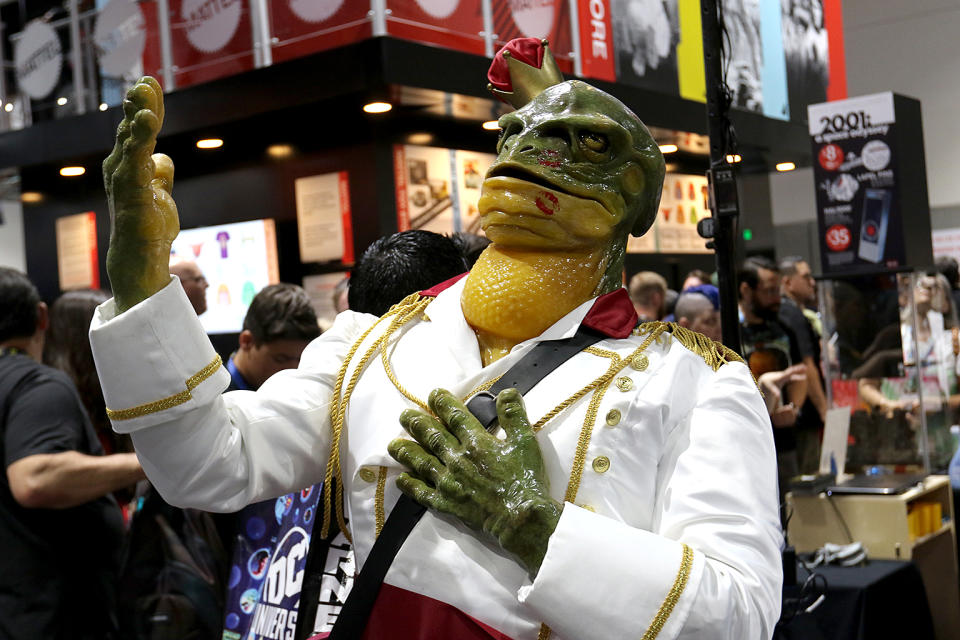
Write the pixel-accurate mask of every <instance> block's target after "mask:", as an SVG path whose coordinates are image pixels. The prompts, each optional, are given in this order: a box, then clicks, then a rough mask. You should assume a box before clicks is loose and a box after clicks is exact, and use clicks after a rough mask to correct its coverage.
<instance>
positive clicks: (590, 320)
mask: <svg viewBox="0 0 960 640" xmlns="http://www.w3.org/2000/svg"><path fill="white" fill-rule="evenodd" d="M468 273H469V272H468ZM466 275H467V274H466V273H461V274H460V275H458V276H456V277H453V278H450V279H449V280H446V281H444V282H441V283H440V284H437V285H434V286H432V287H430V288H429V289H425V290H423V291H421V292H420V295H422V296H424V297H427V298H436V297H437V296H438V295H440V293H441V292H442V291H444V290H446V289H449V288H450V287H452V286H453V285H454V284H456V283H457V282H458V281H459V280H460V279H461V278H463V277H464V276H466ZM581 324H583V325H585V326H587V327H590V328H591V329H593V330H594V331H599V332H600V333H602V334H603V335H605V336H607V337H609V338H626V337H627V336H629V335H630V332H632V331H633V329H634V327H636V326H637V311H636V310H635V309H634V308H633V303H632V302H630V296H629V295H627V290H626V289H624V288H622V287H621V288H620V289H617V290H616V291H611V292H610V293H605V294H604V295H602V296H600V297H599V298H597V299H596V300H595V301H594V303H593V306H592V307H591V308H590V311H588V312H587V315H586V316H584V318H583V321H582V322H581Z"/></svg>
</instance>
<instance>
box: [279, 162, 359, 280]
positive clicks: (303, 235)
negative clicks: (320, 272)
mask: <svg viewBox="0 0 960 640" xmlns="http://www.w3.org/2000/svg"><path fill="white" fill-rule="evenodd" d="M293 189H294V196H295V199H296V203H297V236H298V238H299V239H300V261H301V262H329V261H331V260H341V261H343V262H345V263H348V264H349V263H352V262H353V232H352V227H351V221H350V181H349V178H348V176H347V172H346V171H337V172H335V173H325V174H321V175H316V176H309V177H306V178H297V179H296V180H295V181H294V183H293Z"/></svg>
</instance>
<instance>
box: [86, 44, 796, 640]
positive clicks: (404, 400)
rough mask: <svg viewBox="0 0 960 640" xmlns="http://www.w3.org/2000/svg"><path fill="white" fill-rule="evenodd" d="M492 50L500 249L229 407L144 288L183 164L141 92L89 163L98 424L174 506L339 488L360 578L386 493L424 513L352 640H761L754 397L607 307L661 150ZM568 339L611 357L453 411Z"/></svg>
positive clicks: (494, 211) (329, 342) (765, 561)
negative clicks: (100, 248) (483, 417)
mask: <svg viewBox="0 0 960 640" xmlns="http://www.w3.org/2000/svg"><path fill="white" fill-rule="evenodd" d="M507 52H508V53H506V54H504V53H503V52H501V53H500V54H498V56H497V60H496V61H495V68H494V69H495V70H494V74H493V78H492V81H493V83H494V85H495V86H497V90H498V91H500V92H501V93H504V94H509V97H510V98H511V99H512V100H514V101H516V102H515V104H516V106H519V108H518V110H517V111H515V112H513V113H511V114H508V115H506V116H504V117H503V118H501V123H500V124H501V127H502V130H503V134H502V136H501V139H500V142H499V143H498V158H497V161H496V162H495V163H494V165H493V166H492V167H491V168H490V170H489V171H488V173H487V176H486V178H485V181H484V184H483V190H482V195H481V199H480V202H479V209H480V215H481V216H482V224H483V227H484V229H485V231H486V233H487V235H488V237H489V238H490V239H491V240H492V241H493V243H492V244H491V246H490V247H489V248H488V249H487V250H486V251H485V252H484V254H483V255H482V256H481V259H480V260H479V261H478V263H477V264H476V266H475V267H474V269H473V270H472V271H471V273H470V274H469V275H467V276H466V277H465V278H461V279H459V280H456V281H455V282H447V283H443V284H442V285H440V286H438V287H435V288H434V289H432V290H430V291H426V292H421V293H419V294H413V295H411V296H410V297H409V298H407V299H406V300H404V301H403V302H402V303H401V304H398V305H397V306H395V307H394V308H392V309H391V310H390V311H389V312H388V313H386V314H385V315H384V316H382V317H381V318H375V317H372V316H369V315H364V314H358V313H353V312H345V313H342V314H340V316H338V318H337V320H336V322H335V323H334V326H333V328H331V329H330V330H329V331H327V332H326V333H324V334H323V335H322V336H321V337H320V338H318V339H317V340H315V341H314V342H313V343H311V345H310V346H309V347H308V348H307V349H306V351H304V353H303V356H302V358H301V364H300V367H299V368H298V369H296V370H290V371H285V372H281V373H280V374H277V375H276V376H274V377H273V378H271V379H270V380H268V381H267V382H266V383H265V384H264V385H263V386H262V387H261V388H260V389H259V391H257V392H256V393H254V392H245V391H240V392H233V393H229V394H226V395H225V396H221V395H220V393H221V391H222V390H223V389H224V388H225V387H226V384H227V382H228V378H229V376H228V374H227V373H226V371H225V370H224V368H223V367H222V365H221V363H220V361H219V358H218V357H217V356H216V354H215V352H214V350H213V348H212V347H211V346H210V344H209V341H208V339H207V338H206V336H205V334H204V333H203V331H202V328H201V327H200V325H199V322H198V321H197V320H196V317H195V314H194V313H193V312H192V308H191V307H190V306H189V303H188V302H187V301H186V298H185V297H184V295H183V293H182V289H181V288H180V286H179V284H178V282H177V281H176V279H173V280H170V279H169V278H166V277H160V275H159V274H158V273H157V270H156V268H155V265H154V262H155V255H159V254H162V252H163V249H164V243H166V246H169V242H170V241H172V239H173V236H174V235H175V234H176V227H177V221H176V210H175V205H174V204H173V201H172V199H171V197H170V188H171V186H172V179H173V166H172V162H170V160H169V158H166V157H165V156H154V157H153V159H151V155H150V154H151V153H152V151H153V146H154V143H155V139H156V135H157V132H158V131H159V128H160V125H161V123H162V109H163V107H162V93H161V91H160V89H159V86H158V85H157V84H156V82H155V81H153V80H152V79H149V78H145V79H143V80H141V81H140V82H139V83H138V84H137V85H136V86H135V87H134V88H133V89H131V90H130V92H129V93H128V94H127V100H126V101H125V102H124V113H125V118H124V121H123V122H122V123H121V125H120V127H119V129H118V135H117V147H116V148H115V150H114V152H113V153H112V154H111V156H110V157H109V158H108V159H107V160H106V161H105V163H104V173H105V182H106V185H107V193H108V199H109V201H110V205H111V213H112V215H113V222H114V228H113V233H112V235H111V245H110V254H109V255H108V268H109V269H110V272H111V274H110V275H111V281H112V282H114V283H115V295H116V298H115V299H114V300H111V301H108V302H107V303H105V304H104V305H103V306H102V307H101V308H100V309H98V313H97V315H96V317H95V318H94V321H93V325H92V328H91V340H92V342H93V345H94V351H95V354H96V358H97V363H98V368H99V371H100V377H101V381H102V383H103V386H104V395H105V398H106V401H107V404H108V406H109V407H110V415H111V418H112V420H113V423H114V428H115V429H116V430H117V431H120V432H122V433H130V434H131V436H132V438H133V441H134V445H135V447H136V448H137V452H138V454H139V455H140V458H141V461H142V463H143V466H144V469H145V470H146V472H147V475H148V477H149V478H150V479H151V481H152V482H153V483H154V485H155V486H156V487H157V489H158V490H159V491H160V493H161V494H162V495H163V496H164V497H165V498H166V499H167V500H168V501H170V502H171V503H173V504H176V505H178V506H193V507H198V508H202V509H206V510H212V511H231V510H236V509H239V508H241V507H243V506H244V505H246V504H248V503H250V502H254V501H258V500H263V499H266V498H269V497H273V496H277V495H281V494H283V493H286V492H289V491H292V490H296V489H298V488H299V487H303V486H309V485H311V484H315V483H317V482H321V481H324V480H327V483H326V486H327V487H329V486H330V483H329V480H331V479H332V478H334V477H336V478H338V479H339V480H340V482H339V483H338V486H339V487H342V491H341V493H340V495H332V493H331V492H330V491H327V495H326V496H325V504H326V508H325V513H324V524H328V523H329V522H330V521H331V520H332V519H334V518H336V519H337V520H338V521H339V522H340V524H341V526H342V527H343V528H344V530H345V531H346V532H347V533H348V534H349V535H350V536H351V538H352V541H353V543H354V549H355V553H356V558H357V563H358V565H361V566H362V564H363V562H364V561H365V560H366V558H367V556H368V554H369V552H370V549H371V546H372V544H373V542H374V540H375V537H376V536H377V535H378V534H379V532H380V529H381V527H382V526H383V523H384V521H385V518H386V516H387V515H388V514H389V512H390V509H391V508H392V506H393V505H394V504H395V503H396V501H397V499H398V497H399V494H400V491H401V490H402V491H403V492H405V493H407V494H408V495H411V496H412V497H414V498H415V499H416V500H418V501H419V502H421V503H423V504H425V505H426V506H428V507H430V510H429V511H428V513H427V514H426V516H424V518H423V519H422V520H421V521H420V522H419V523H418V524H417V526H416V528H415V529H414V530H413V532H412V533H411V535H410V537H409V538H408V539H407V541H406V542H405V544H404V545H403V547H402V549H401V550H400V552H399V554H398V555H397V557H396V559H395V560H394V562H393V564H392V566H391V568H390V570H389V572H388V573H387V576H386V579H385V582H384V586H383V589H382V590H381V593H380V597H379V599H378V601H377V603H376V605H375V606H374V610H373V613H372V616H371V619H370V623H369V625H368V627H367V631H366V633H365V636H364V637H366V638H379V637H390V638H394V639H398V638H399V639H407V638H409V639H411V640H412V639H414V638H417V639H420V638H512V639H515V640H535V639H544V638H548V637H549V638H555V639H558V638H561V639H562V638H565V639H566V640H574V639H584V638H599V637H604V638H627V637H638V638H646V639H650V638H654V637H656V638H697V639H704V638H731V639H733V638H735V639H737V640H739V639H742V638H764V637H770V636H771V634H772V632H773V626H774V624H775V622H776V620H777V618H778V614H779V606H780V583H781V560H780V545H781V542H782V538H781V535H780V529H779V519H778V513H777V504H776V496H777V491H776V462H775V456H774V449H773V440H772V435H771V431H770V425H769V420H768V418H767V414H766V410H765V407H764V404H763V401H762V399H761V398H760V395H759V393H758V392H757V389H756V387H755V385H754V383H753V380H752V379H751V376H750V374H749V371H748V370H747V368H746V367H745V366H744V365H743V364H742V362H739V361H738V358H736V356H735V354H732V353H731V352H730V351H729V350H727V349H725V348H724V347H723V346H722V345H718V344H715V343H713V342H711V341H710V340H708V339H706V338H704V337H703V336H700V335H699V334H694V333H692V332H689V331H686V330H682V329H679V328H676V327H672V326H669V325H666V324H664V323H648V324H644V325H641V326H640V327H636V326H635V325H636V314H635V312H634V311H633V307H632V305H631V304H630V302H629V299H628V297H627V295H626V292H625V290H624V289H623V288H622V287H621V285H620V279H621V271H622V265H623V252H624V247H625V245H626V238H627V234H628V233H630V232H633V233H638V234H639V233H643V232H645V231H646V230H647V229H648V228H649V226H650V224H651V223H652V220H653V217H654V215H655V212H656V207H657V202H658V199H659V192H660V187H661V182H662V177H663V159H662V157H661V156H660V153H659V150H658V149H657V147H656V144H655V142H654V141H653V139H652V138H651V137H650V135H649V133H648V132H647V131H646V129H645V128H644V127H643V125H642V124H641V123H640V121H639V120H638V119H637V118H636V116H635V115H633V113H632V112H630V110H629V109H627V108H626V107H625V106H624V105H623V104H622V103H620V102H619V101H617V100H616V99H615V98H613V97H611V96H609V95H608V94H605V93H604V92H602V91H599V90H597V89H596V88H594V87H591V86H590V85H587V84H586V83H583V82H580V81H576V80H573V81H568V82H564V81H562V78H560V77H559V73H558V72H556V71H555V68H554V65H553V64H552V57H551V56H550V54H549V50H548V49H547V48H546V47H545V46H543V45H542V44H541V43H540V42H539V41H531V40H524V41H519V42H516V41H515V42H513V43H511V44H509V45H508V47H507ZM497 65H500V68H501V70H502V69H503V67H504V66H505V67H506V69H507V70H508V71H509V73H508V74H506V75H505V74H502V73H500V74H498V73H497V72H496V68H497ZM115 274H116V277H115ZM581 325H585V326H587V327H589V328H591V329H592V330H593V331H595V332H599V333H600V334H602V335H603V336H604V337H603V339H602V340H600V341H599V342H597V343H596V344H595V345H593V346H591V347H589V348H587V349H585V350H584V351H582V352H580V353H578V354H577V355H575V356H573V357H572V358H571V359H570V360H568V361H566V362H565V363H563V364H562V365H560V366H559V367H558V368H557V369H555V370H554V371H552V372H551V373H550V374H548V375H547V377H546V378H545V379H544V380H543V381H542V382H541V383H539V384H538V385H536V386H535V387H534V388H533V389H531V390H530V391H529V392H528V393H527V394H526V395H525V396H524V397H523V398H520V397H519V395H518V394H517V393H516V392H515V391H512V390H506V391H504V392H501V394H500V395H499V396H498V399H497V409H498V414H499V418H500V425H501V427H502V428H503V431H502V432H501V433H500V434H497V435H491V434H488V433H486V432H485V431H483V430H482V429H481V428H480V427H479V424H478V423H477V422H476V420H475V419H474V418H473V417H472V416H471V415H469V413H468V412H466V411H465V409H464V406H463V402H464V401H465V400H466V399H468V398H470V397H471V396H472V395H474V394H476V393H478V392H480V391H482V390H485V389H486V388H488V387H489V386H490V385H491V384H493V383H494V382H495V381H496V380H497V379H498V378H499V377H500V376H501V375H503V374H504V372H506V371H507V370H508V369H509V368H510V367H511V366H512V365H513V364H515V363H516V362H517V361H518V360H519V359H521V358H523V356H524V355H525V354H526V353H527V352H528V351H529V350H530V349H531V348H532V347H533V346H534V345H536V344H538V343H540V342H542V341H544V340H554V339H560V338H565V337H569V336H571V335H573V334H574V333H575V332H576V331H577V329H578V327H580V326H581ZM398 418H399V420H398ZM411 436H412V437H413V439H412V440H411V439H410V437H411Z"/></svg>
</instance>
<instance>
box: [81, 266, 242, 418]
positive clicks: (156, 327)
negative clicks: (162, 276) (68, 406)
mask: <svg viewBox="0 0 960 640" xmlns="http://www.w3.org/2000/svg"><path fill="white" fill-rule="evenodd" d="M90 344H91V346H92V347H93V355H94V359H95V360H96V363H97V372H98V373H99V375H100V383H101V385H102V386H103V397H104V400H106V403H107V410H108V415H109V416H110V419H111V421H112V422H113V428H114V430H115V431H117V432H118V433H131V432H133V431H137V430H138V429H142V428H144V427H148V426H152V425H155V424H159V423H161V422H165V421H167V420H171V419H173V418H175V417H178V416H180V415H182V414H183V413H184V412H186V411H189V410H190V409H194V408H196V407H198V406H201V405H203V404H206V403H208V402H210V401H211V400H213V399H214V398H216V397H217V396H218V395H220V393H222V392H223V390H224V389H225V388H226V387H227V385H228V384H229V382H230V374H229V373H228V372H227V370H226V369H225V368H224V367H223V366H222V363H221V362H220V357H219V356H218V355H217V353H216V352H215V351H214V349H213V346H212V345H211V344H210V340H209V338H207V334H206V333H205V332H204V330H203V326H202V325H201V324H200V320H199V319H198V318H197V314H196V312H195V311H194V310H193V307H192V306H191V305H190V301H189V300H188V299H187V296H186V294H184V292H183V287H181V285H180V280H179V279H178V278H176V277H171V280H170V284H168V285H167V286H166V287H164V288H163V289H161V290H160V291H158V292H157V293H155V294H154V295H152V296H150V297H149V298H147V299H146V300H144V301H143V302H141V303H140V304H138V305H136V306H134V307H133V308H131V309H129V310H127V311H126V312H125V313H122V314H119V315H118V314H117V310H116V305H115V303H114V301H113V299H110V300H108V301H107V302H105V303H103V304H102V305H100V306H99V307H97V310H96V313H95V314H94V317H93V322H92V323H91V325H90Z"/></svg>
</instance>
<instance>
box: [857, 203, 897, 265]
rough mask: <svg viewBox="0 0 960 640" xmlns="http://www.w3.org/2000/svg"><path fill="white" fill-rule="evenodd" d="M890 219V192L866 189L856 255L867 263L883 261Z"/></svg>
mask: <svg viewBox="0 0 960 640" xmlns="http://www.w3.org/2000/svg"><path fill="white" fill-rule="evenodd" d="M889 219H890V192H889V191H887V190H886V189H867V190H866V192H865V193H864V198H863V222H862V223H861V224H860V250H859V251H858V252H857V255H859V256H860V258H862V259H864V260H867V261H869V262H880V261H881V260H883V248H884V247H885V246H886V244H887V225H888V222H889Z"/></svg>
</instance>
